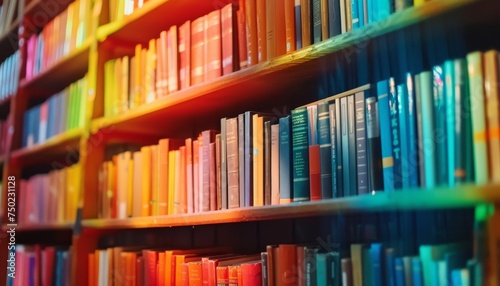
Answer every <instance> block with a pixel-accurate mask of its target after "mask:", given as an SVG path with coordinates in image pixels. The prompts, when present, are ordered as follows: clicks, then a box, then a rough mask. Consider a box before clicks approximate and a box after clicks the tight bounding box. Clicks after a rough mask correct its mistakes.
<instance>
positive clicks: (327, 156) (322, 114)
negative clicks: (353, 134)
mask: <svg viewBox="0 0 500 286" xmlns="http://www.w3.org/2000/svg"><path fill="white" fill-rule="evenodd" d="M318 144H319V148H320V168H321V197H322V198H328V199H329V198H333V195H332V144H331V135H330V117H329V104H328V102H322V103H320V104H318Z"/></svg>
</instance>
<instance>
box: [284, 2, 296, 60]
mask: <svg viewBox="0 0 500 286" xmlns="http://www.w3.org/2000/svg"><path fill="white" fill-rule="evenodd" d="M284 4H285V37H286V47H285V49H286V52H287V53H289V52H293V51H295V49H296V48H295V43H296V41H295V1H294V0H284Z"/></svg>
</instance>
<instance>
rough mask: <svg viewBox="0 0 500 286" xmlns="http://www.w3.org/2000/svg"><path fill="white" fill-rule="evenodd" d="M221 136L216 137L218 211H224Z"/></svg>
mask: <svg viewBox="0 0 500 286" xmlns="http://www.w3.org/2000/svg"><path fill="white" fill-rule="evenodd" d="M220 136H221V135H220V134H217V135H216V136H215V182H216V197H217V205H216V209H217V210H220V209H222V185H221V179H222V178H221V169H220V161H221V158H220V156H221V152H220V143H221V142H220V139H221V138H220Z"/></svg>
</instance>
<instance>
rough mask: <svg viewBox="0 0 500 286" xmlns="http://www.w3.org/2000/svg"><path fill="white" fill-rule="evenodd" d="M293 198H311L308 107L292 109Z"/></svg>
mask: <svg viewBox="0 0 500 286" xmlns="http://www.w3.org/2000/svg"><path fill="white" fill-rule="evenodd" d="M291 125H292V133H291V134H292V164H293V166H294V167H293V200H294V201H307V200H309V153H308V141H309V139H308V118H307V109H306V108H299V109H294V110H292V115H291Z"/></svg>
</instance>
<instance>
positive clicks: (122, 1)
mask: <svg viewBox="0 0 500 286" xmlns="http://www.w3.org/2000/svg"><path fill="white" fill-rule="evenodd" d="M146 2H148V0H118V1H109V21H110V22H114V21H119V20H121V19H123V17H125V16H128V15H132V13H134V11H137V10H138V9H140V8H142V6H143V5H144V4H145V3H146Z"/></svg>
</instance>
